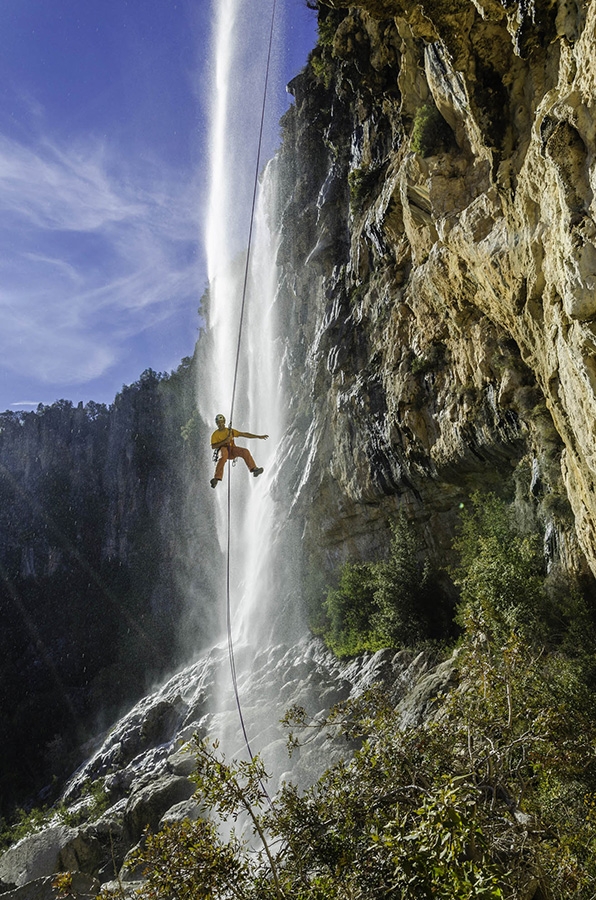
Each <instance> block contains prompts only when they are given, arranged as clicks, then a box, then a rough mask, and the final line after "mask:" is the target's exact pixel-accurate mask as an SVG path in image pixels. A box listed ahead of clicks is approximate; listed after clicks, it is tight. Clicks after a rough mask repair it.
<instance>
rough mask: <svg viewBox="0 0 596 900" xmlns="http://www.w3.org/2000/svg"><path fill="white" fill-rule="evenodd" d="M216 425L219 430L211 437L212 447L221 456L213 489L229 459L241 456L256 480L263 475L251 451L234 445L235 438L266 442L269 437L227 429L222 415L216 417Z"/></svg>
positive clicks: (212, 481) (213, 481)
mask: <svg viewBox="0 0 596 900" xmlns="http://www.w3.org/2000/svg"><path fill="white" fill-rule="evenodd" d="M215 424H216V425H217V430H216V431H214V432H213V434H212V435H211V446H212V447H213V449H214V450H219V454H218V458H217V466H216V467H215V475H214V476H213V478H212V479H211V487H212V488H214V487H217V483H218V481H221V480H222V478H223V472H224V466H225V464H226V463H227V461H228V459H237V458H238V457H239V456H240V457H241V458H242V459H243V460H244V462H245V463H246V465H247V466H248V468H249V471H250V472H252V474H253V475H254V477H255V478H257V476H259V475H261V474H262V472H263V469H262V468H259V466H257V464H256V463H255V461H254V459H253V458H252V456H251V455H250V451H249V450H247V449H246V447H237V446H236V444H235V443H234V438H237V437H244V438H258V439H259V440H261V441H266V440H267V438H268V437H269V435H268V434H251V433H250V432H249V431H236V429H235V428H226V419H225V416H222V415H221V414H220V415H218V416H216V417H215Z"/></svg>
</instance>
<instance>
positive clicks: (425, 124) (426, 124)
mask: <svg viewBox="0 0 596 900" xmlns="http://www.w3.org/2000/svg"><path fill="white" fill-rule="evenodd" d="M453 140H454V137H453V132H452V131H451V128H450V127H449V125H448V124H447V122H446V121H445V119H444V118H443V116H442V115H441V113H440V112H439V110H438V109H437V107H436V106H435V104H434V103H432V102H429V103H423V104H422V106H419V107H418V109H417V110H416V115H415V117H414V124H413V126H412V135H411V137H410V149H411V151H412V152H413V153H419V154H420V155H421V156H432V155H433V154H434V153H436V152H438V151H439V150H441V149H443V148H446V147H448V146H449V145H450V144H451V143H453Z"/></svg>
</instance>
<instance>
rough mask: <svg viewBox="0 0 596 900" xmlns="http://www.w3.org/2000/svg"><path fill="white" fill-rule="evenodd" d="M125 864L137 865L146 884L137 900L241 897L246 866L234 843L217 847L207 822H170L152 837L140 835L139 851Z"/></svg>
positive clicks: (214, 832) (218, 841) (217, 840)
mask: <svg viewBox="0 0 596 900" xmlns="http://www.w3.org/2000/svg"><path fill="white" fill-rule="evenodd" d="M127 865H129V866H130V867H131V868H132V867H137V866H140V867H141V869H142V871H143V874H144V877H145V878H146V881H145V883H144V885H143V887H142V889H141V891H140V892H139V894H138V896H139V897H140V898H146V900H161V898H166V897H168V898H169V897H176V898H178V900H212V898H215V897H242V896H247V895H246V894H245V893H244V883H245V882H246V881H247V869H248V863H247V861H246V860H245V859H244V848H243V847H242V845H241V844H240V843H239V842H237V841H236V840H235V838H232V839H230V840H229V841H228V842H227V843H224V842H222V840H221V838H220V837H219V835H218V833H217V829H216V828H215V826H214V825H213V824H212V823H211V822H206V821H204V820H202V819H200V820H199V821H198V822H190V821H188V820H184V821H182V822H171V823H169V824H168V825H166V826H165V828H163V829H162V831H160V832H159V833H158V834H146V835H145V840H144V843H143V848H142V849H139V850H136V851H135V852H134V853H133V854H132V856H131V858H130V860H129V861H128V863H127Z"/></svg>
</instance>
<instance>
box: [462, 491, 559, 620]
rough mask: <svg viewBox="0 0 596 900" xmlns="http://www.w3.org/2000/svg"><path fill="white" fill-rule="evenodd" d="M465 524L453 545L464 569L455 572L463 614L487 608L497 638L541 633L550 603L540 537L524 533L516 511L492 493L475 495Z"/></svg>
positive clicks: (466, 512) (467, 512)
mask: <svg viewBox="0 0 596 900" xmlns="http://www.w3.org/2000/svg"><path fill="white" fill-rule="evenodd" d="M461 522H462V524H461V529H460V534H459V537H458V538H457V539H456V541H455V542H454V547H455V549H456V550H457V551H458V553H459V556H460V566H459V568H457V569H455V570H454V572H453V576H454V581H455V583H456V585H458V586H459V588H460V591H461V602H460V611H461V610H468V609H469V608H471V607H472V608H474V609H476V610H484V611H485V613H486V616H487V618H488V619H489V620H490V621H491V623H492V627H493V628H494V629H495V630H496V632H497V636H498V635H500V634H507V633H508V632H509V630H510V629H511V628H519V629H523V630H525V631H526V632H532V631H536V630H537V629H539V628H540V621H541V615H542V613H543V611H544V607H545V605H546V594H545V586H544V585H545V577H546V571H545V566H544V557H543V554H542V545H541V540H540V536H539V535H538V534H536V533H531V534H522V533H520V531H519V530H518V528H517V526H516V523H515V517H514V512H513V510H512V508H511V507H509V506H507V504H506V503H505V502H504V501H503V500H501V499H500V498H498V497H496V496H495V495H494V494H487V495H480V494H474V495H473V497H472V501H471V509H469V510H468V509H464V510H463V512H462V516H461ZM460 618H461V616H460Z"/></svg>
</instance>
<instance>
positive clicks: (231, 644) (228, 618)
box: [226, 0, 277, 795]
mask: <svg viewBox="0 0 596 900" xmlns="http://www.w3.org/2000/svg"><path fill="white" fill-rule="evenodd" d="M276 5H277V0H273V5H272V8H271V27H270V30H269V47H268V50H267V65H266V68H265V83H264V86H263V105H262V108H261V123H260V127H259V143H258V147H257V161H256V166H255V176H254V187H253V195H252V206H251V211H250V226H249V229H248V245H247V250H246V265H245V267H244V283H243V286H242V303H241V306H240V322H239V326H238V341H237V346H236V363H235V366H234V382H233V386H232V400H231V404H230V417H229V420H228V421H229V428H230V429H231V428H232V421H233V415H234V404H235V401H236V385H237V382H238V365H239V362H240V348H241V344H242V329H243V325H244V310H245V307H246V294H247V289H248V272H249V265H250V252H251V246H252V233H253V224H254V218H255V208H256V202H257V191H258V186H259V170H260V166H261V147H262V144H263V128H264V123H265V107H266V104H267V87H268V84H269V69H270V66H271V48H272V46H273V28H274V23H275V8H276ZM227 469H228V509H227V515H228V524H227V542H226V545H227V549H226V626H227V632H228V655H229V657H230V672H231V675H232V685H233V688H234V696H235V697H236V707H237V709H238V716H239V718H240V726H241V728H242V734H243V735H244V743H245V744H246V749H247V750H248V755H249V756H250V759H251V760H253V759H254V756H253V752H252V750H251V747H250V742H249V740H248V734H247V731H246V725H245V722H244V716H243V715H242V706H241V704H240V694H239V691H238V680H237V677H236V662H235V660H234V642H233V638H232V616H231V603H230V595H231V591H230V546H231V539H232V531H231V523H232V505H231V496H232V486H231V485H232V483H231V478H230V473H231V466H230V465H228V467H227ZM265 794H266V795H267V791H266V790H265Z"/></svg>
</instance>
